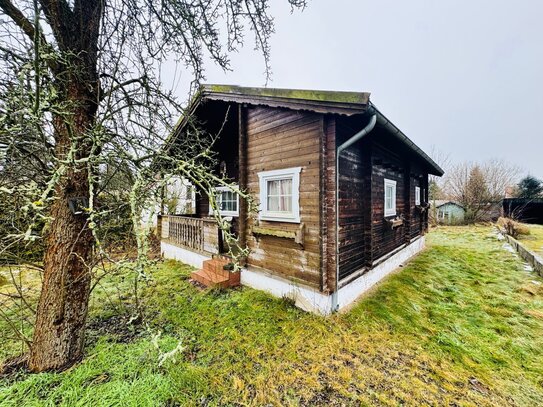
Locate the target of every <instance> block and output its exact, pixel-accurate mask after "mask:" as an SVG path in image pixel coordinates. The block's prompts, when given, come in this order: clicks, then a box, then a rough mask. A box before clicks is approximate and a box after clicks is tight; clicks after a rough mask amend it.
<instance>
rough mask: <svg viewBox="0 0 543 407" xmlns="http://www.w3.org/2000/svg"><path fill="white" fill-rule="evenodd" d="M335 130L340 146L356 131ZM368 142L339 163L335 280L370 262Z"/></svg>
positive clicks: (348, 151) (353, 148) (354, 147)
mask: <svg viewBox="0 0 543 407" xmlns="http://www.w3.org/2000/svg"><path fill="white" fill-rule="evenodd" d="M343 122H345V120H343V121H342V122H341V124H340V125H338V127H337V135H338V141H340V142H344V141H345V140H347V139H348V138H350V137H351V136H352V135H353V134H355V133H356V132H357V131H358V130H359V129H353V128H352V127H350V126H348V125H346V124H343ZM371 148H372V146H371V142H370V141H368V140H362V141H360V142H357V143H355V144H354V145H352V146H351V147H349V148H348V149H346V150H344V151H343V152H342V154H341V157H340V160H339V173H340V178H339V192H338V206H339V214H340V215H339V279H340V281H341V280H342V279H344V278H346V277H348V276H350V275H352V274H353V273H354V272H356V271H358V270H361V269H362V268H364V267H365V266H366V265H368V262H369V261H370V260H371V233H370V231H371V224H370V216H371V215H370V208H371V189H370V188H371V166H370V156H371Z"/></svg>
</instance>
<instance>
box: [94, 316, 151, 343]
mask: <svg viewBox="0 0 543 407" xmlns="http://www.w3.org/2000/svg"><path fill="white" fill-rule="evenodd" d="M145 333H146V327H145V325H144V324H143V323H142V320H141V318H134V317H133V316H130V315H128V314H121V315H113V316H111V317H107V318H93V319H92V320H90V321H89V323H88V324H87V338H86V344H87V346H90V345H93V344H95V343H96V342H97V341H98V338H100V337H101V336H109V337H111V338H113V340H114V341H115V342H117V343H130V342H134V341H135V340H137V339H139V338H141V337H142V336H144V335H145Z"/></svg>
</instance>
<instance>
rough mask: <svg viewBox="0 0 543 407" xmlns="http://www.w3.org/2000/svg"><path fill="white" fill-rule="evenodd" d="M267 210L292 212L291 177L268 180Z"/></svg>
mask: <svg viewBox="0 0 543 407" xmlns="http://www.w3.org/2000/svg"><path fill="white" fill-rule="evenodd" d="M268 211H271V212H292V179H290V178H288V179H278V180H273V181H268Z"/></svg>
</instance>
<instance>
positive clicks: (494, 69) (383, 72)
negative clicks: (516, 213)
mask: <svg viewBox="0 0 543 407" xmlns="http://www.w3.org/2000/svg"><path fill="white" fill-rule="evenodd" d="M271 14H272V15H273V16H274V17H275V23H276V34H275V35H274V36H273V38H272V40H271V45H272V61H271V62H272V70H273V80H272V82H271V83H269V84H268V86H270V87H278V88H301V89H325V90H350V91H368V92H371V100H372V101H373V102H374V103H375V104H376V105H377V106H378V107H379V109H380V110H381V111H382V112H383V113H384V114H385V115H386V116H387V117H388V118H389V119H390V120H392V121H393V122H394V124H396V125H397V126H398V127H399V128H401V129H402V130H403V131H404V133H406V134H407V135H408V136H409V137H410V138H411V139H412V140H413V141H414V142H415V143H417V144H418V145H419V146H420V147H421V148H423V149H424V150H429V149H430V148H431V146H432V145H435V146H436V148H437V149H439V150H441V151H443V152H445V153H449V154H450V157H451V159H452V160H453V161H455V162H459V161H464V160H471V161H484V160H486V159H489V158H504V159H507V160H510V161H512V162H514V163H516V164H518V165H520V166H522V167H523V169H524V172H525V173H531V174H532V175H535V176H538V177H543V130H542V129H543V23H542V22H541V18H542V17H543V1H542V0H517V1H510V0H509V1H503V0H469V1H468V0H455V1H452V0H439V1H435V0H379V1H366V0H350V1H347V0H336V1H329V0H328V1H326V0H309V5H308V7H307V9H306V10H305V11H303V12H298V11H296V12H294V14H290V7H289V6H288V4H287V1H286V0H273V1H272V8H271ZM250 40H252V37H251V36H250V35H247V44H246V46H245V48H244V49H243V50H242V51H241V52H239V53H238V54H235V55H233V56H232V68H233V72H228V73H224V72H222V71H221V70H219V69H217V68H216V67H214V66H213V65H211V64H208V66H207V75H206V76H207V81H206V82H208V83H227V84H236V85H242V86H262V85H263V84H264V82H265V77H264V74H263V71H264V64H263V61H262V57H261V56H260V54H258V52H255V51H254V50H253V43H251V42H250ZM185 78H187V76H186V75H185ZM177 92H178V94H179V97H180V98H181V99H183V100H184V99H185V98H186V84H184V82H183V81H182V82H181V85H180V86H178V88H177Z"/></svg>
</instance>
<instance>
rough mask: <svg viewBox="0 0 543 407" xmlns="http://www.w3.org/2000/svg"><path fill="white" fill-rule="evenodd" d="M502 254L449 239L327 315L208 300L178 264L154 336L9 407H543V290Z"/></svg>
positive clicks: (13, 392)
mask: <svg viewBox="0 0 543 407" xmlns="http://www.w3.org/2000/svg"><path fill="white" fill-rule="evenodd" d="M502 245H503V243H501V242H499V241H498V240H497V239H496V237H495V236H494V234H493V231H492V228H490V227H449V228H440V229H439V230H436V231H434V232H432V233H430V234H429V236H428V246H429V247H428V249H427V250H425V251H424V252H423V253H422V254H420V255H419V256H418V257H417V258H416V259H414V260H413V261H412V262H410V263H409V264H408V265H406V266H405V267H404V268H402V270H401V272H399V273H395V274H394V275H392V276H390V277H389V278H388V279H386V280H385V281H384V282H382V283H381V284H380V285H379V286H378V287H376V288H375V289H374V290H372V292H371V293H370V294H369V295H367V296H366V297H365V298H364V299H363V300H361V301H360V302H359V303H358V304H357V305H356V306H355V307H354V308H353V309H352V310H351V311H350V312H348V313H345V314H339V315H334V316H332V317H329V318H322V317H318V316H314V315H310V314H306V313H304V312H302V311H300V310H298V309H295V308H293V307H292V306H291V305H290V304H289V302H288V301H284V300H279V299H274V298H272V297H270V296H268V295H266V294H264V293H262V292H258V291H255V290H252V289H249V288H243V289H237V290H233V291H217V290H207V291H200V290H199V289H197V288H196V287H194V286H193V285H191V284H190V283H189V282H188V281H187V277H188V275H189V273H190V269H189V268H188V267H186V266H184V265H181V264H180V263H176V262H171V261H168V262H165V263H164V264H163V265H162V266H161V267H160V268H159V269H158V270H157V271H156V272H154V280H153V283H152V284H151V285H149V286H148V287H147V288H146V289H145V293H144V296H143V301H144V303H145V306H146V309H147V314H148V315H149V316H150V318H149V320H150V324H151V325H150V327H149V330H148V331H141V330H140V331H138V332H136V333H135V334H134V335H133V336H128V337H127V336H124V335H120V334H119V333H118V332H117V331H116V330H107V329H104V330H102V331H99V334H98V335H96V332H95V333H94V334H95V335H94V336H92V335H91V336H92V337H93V338H94V339H93V340H92V341H91V343H90V344H89V346H88V348H87V356H86V358H85V360H84V361H83V362H82V363H81V364H79V365H78V366H75V367H73V368H72V369H70V370H68V371H67V372H64V373H60V374H58V373H47V374H40V375H24V374H23V375H21V376H20V377H18V378H16V380H13V378H11V379H9V380H7V379H5V380H4V381H1V380H0V404H1V405H2V406H4V405H5V406H21V405H29V406H38V405H39V406H42V405H46V406H47V405H51V406H54V405H66V406H78V405H81V406H83V405H93V406H106V405H107V406H110V405H123V406H136V405H266V404H267V405H352V404H355V405H399V404H407V405H421V404H430V405H483V406H485V405H486V406H491V405H492V406H494V405H523V406H533V405H542V404H543V380H542V379H541V377H543V352H541V349H542V347H543V346H542V345H543V335H541V332H542V329H543V285H542V281H543V280H542V279H541V278H539V277H537V276H535V275H534V274H533V273H528V272H526V271H525V270H524V268H523V264H522V263H521V262H520V260H519V259H518V258H517V257H516V256H515V255H513V254H511V253H510V252H508V251H506V250H504V248H503V247H502ZM119 284H120V287H121V291H123V290H124V289H126V290H127V291H126V292H125V293H123V298H124V299H125V300H126V301H128V300H129V298H128V297H129V294H128V287H129V286H130V282H129V281H124V282H122V281H120V280H119V278H118V277H117V278H116V279H111V280H109V281H104V284H102V285H101V287H100V288H99V289H98V290H97V291H96V292H95V294H94V297H93V302H92V304H91V306H92V311H91V321H96V320H103V321H108V320H114V318H115V315H116V314H117V313H118V311H117V308H118V307H119V304H118V303H116V302H115V300H113V299H112V298H111V297H112V296H113V292H114V291H115V290H117V289H118V287H119ZM108 298H110V299H109V300H108ZM0 328H1V327H0ZM158 331H160V332H161V335H160V337H157V336H156V333H157V332H158ZM91 333H92V332H91ZM127 338H128V339H127ZM179 342H181V343H182V345H183V346H184V349H183V351H182V352H181V353H180V354H178V355H177V357H174V358H172V359H168V360H167V361H165V362H164V363H163V364H162V365H160V363H159V357H160V355H161V354H163V353H164V352H168V351H172V350H174V349H175V348H176V346H177V345H178V344H179ZM157 349H160V351H159V350H157Z"/></svg>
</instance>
